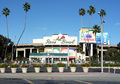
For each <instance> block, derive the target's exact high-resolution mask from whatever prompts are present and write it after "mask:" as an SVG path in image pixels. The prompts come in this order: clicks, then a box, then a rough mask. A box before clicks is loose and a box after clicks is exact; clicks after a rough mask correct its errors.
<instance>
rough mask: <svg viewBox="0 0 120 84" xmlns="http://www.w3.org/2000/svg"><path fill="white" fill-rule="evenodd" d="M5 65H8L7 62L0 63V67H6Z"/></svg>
mask: <svg viewBox="0 0 120 84" xmlns="http://www.w3.org/2000/svg"><path fill="white" fill-rule="evenodd" d="M7 67H8V64H6V63H3V64H0V68H7Z"/></svg>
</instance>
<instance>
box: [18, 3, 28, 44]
mask: <svg viewBox="0 0 120 84" xmlns="http://www.w3.org/2000/svg"><path fill="white" fill-rule="evenodd" d="M23 8H24V11H25V24H24V29H23V31H22V33H21V35H20V37H19V39H18V41H17V45H18V44H19V42H20V40H21V38H22V36H23V34H24V32H25V29H26V17H27V12H28V11H29V10H30V4H29V3H27V2H26V3H25V4H24V7H23Z"/></svg>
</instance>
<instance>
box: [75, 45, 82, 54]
mask: <svg viewBox="0 0 120 84" xmlns="http://www.w3.org/2000/svg"><path fill="white" fill-rule="evenodd" d="M76 50H77V52H79V53H82V52H83V48H82V46H81V45H78V46H77V47H76Z"/></svg>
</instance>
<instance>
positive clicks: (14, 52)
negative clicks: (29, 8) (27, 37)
mask: <svg viewBox="0 0 120 84" xmlns="http://www.w3.org/2000/svg"><path fill="white" fill-rule="evenodd" d="M26 17H27V12H26V13H25V24H24V29H23V31H22V33H21V35H20V37H19V39H18V41H17V44H16V46H15V49H14V54H15V50H16V48H17V46H18V44H19V42H20V40H21V38H22V36H23V34H24V32H25V29H26Z"/></svg>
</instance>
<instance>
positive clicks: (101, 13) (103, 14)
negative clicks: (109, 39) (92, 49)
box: [98, 9, 106, 72]
mask: <svg viewBox="0 0 120 84" xmlns="http://www.w3.org/2000/svg"><path fill="white" fill-rule="evenodd" d="M98 14H99V15H100V18H101V72H103V23H104V20H103V18H104V16H105V15H106V12H105V11H104V10H103V9H101V11H100V12H99V13H98Z"/></svg>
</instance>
